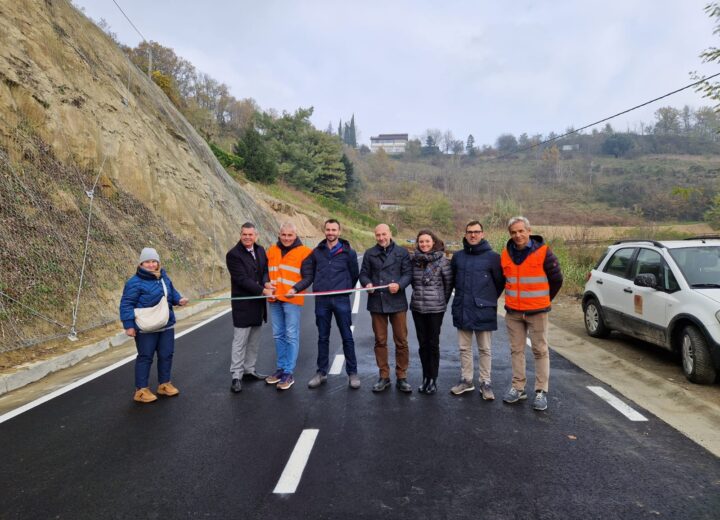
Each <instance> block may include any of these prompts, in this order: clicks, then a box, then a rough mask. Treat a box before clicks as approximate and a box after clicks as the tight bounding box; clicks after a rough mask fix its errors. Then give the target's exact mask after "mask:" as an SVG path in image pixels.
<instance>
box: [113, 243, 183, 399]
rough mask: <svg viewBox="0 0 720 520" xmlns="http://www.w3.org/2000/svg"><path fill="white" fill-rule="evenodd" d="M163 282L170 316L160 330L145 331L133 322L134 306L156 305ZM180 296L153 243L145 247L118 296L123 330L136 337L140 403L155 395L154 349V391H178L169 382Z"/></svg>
mask: <svg viewBox="0 0 720 520" xmlns="http://www.w3.org/2000/svg"><path fill="white" fill-rule="evenodd" d="M163 282H164V283H165V288H166V289H167V302H168V305H169V306H170V309H169V311H170V313H169V314H170V317H169V319H168V322H167V324H166V325H165V326H164V327H163V328H161V329H160V330H155V331H153V332H144V331H142V330H140V329H139V327H138V326H137V324H136V323H135V309H141V308H148V307H153V306H155V305H157V304H158V303H159V302H160V300H161V299H162V297H163V296H164V295H165V289H163ZM187 302H188V299H187V298H183V297H182V296H181V295H180V293H179V292H177V291H176V290H175V287H173V284H172V281H170V278H169V277H168V275H167V273H166V272H165V269H162V268H161V267H160V255H158V253H157V251H156V250H155V249H153V248H152V247H146V248H144V249H143V250H142V252H141V253H140V259H139V260H138V268H137V272H136V273H135V276H133V277H132V278H130V279H129V280H128V281H127V282H126V283H125V289H124V290H123V295H122V298H121V299H120V319H121V320H122V322H123V328H124V329H125V334H127V335H128V336H131V337H134V338H135V346H136V347H137V352H138V355H137V358H136V359H135V396H134V398H133V399H134V400H135V401H137V402H139V403H151V402H153V401H155V400H157V396H156V395H155V394H153V393H152V392H151V391H150V388H149V384H148V380H149V379H150V368H151V367H152V362H153V358H154V357H155V353H156V352H157V358H158V361H157V370H158V388H157V393H158V394H160V395H165V396H168V397H172V396H175V395H178V394H179V393H180V391H179V390H178V389H177V388H175V386H174V385H173V384H172V383H171V382H170V371H171V369H172V358H173V352H174V351H175V329H174V325H175V313H174V312H173V310H172V309H173V305H185V304H186V303H187Z"/></svg>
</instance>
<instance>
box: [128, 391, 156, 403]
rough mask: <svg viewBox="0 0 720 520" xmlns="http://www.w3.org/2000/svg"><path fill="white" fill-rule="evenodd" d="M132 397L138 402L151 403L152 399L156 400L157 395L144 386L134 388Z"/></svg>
mask: <svg viewBox="0 0 720 520" xmlns="http://www.w3.org/2000/svg"><path fill="white" fill-rule="evenodd" d="M133 399H134V400H135V401H137V402H138V403H152V402H153V401H157V396H156V395H155V394H153V393H152V392H151V391H150V389H149V388H147V387H146V388H138V389H137V390H135V396H134V397H133Z"/></svg>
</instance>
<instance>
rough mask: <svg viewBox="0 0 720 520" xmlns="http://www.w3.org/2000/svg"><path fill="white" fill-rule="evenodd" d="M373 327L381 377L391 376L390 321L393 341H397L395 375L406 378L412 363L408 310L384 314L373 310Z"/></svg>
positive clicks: (376, 358)
mask: <svg viewBox="0 0 720 520" xmlns="http://www.w3.org/2000/svg"><path fill="white" fill-rule="evenodd" d="M370 316H371V317H372V329H373V332H374V333H375V361H376V362H377V366H378V368H379V369H380V377H382V378H384V379H388V378H389V377H390V365H389V364H388V344H387V339H388V321H389V322H390V325H391V326H392V332H393V341H394V342H395V377H397V378H398V379H405V378H406V377H407V369H408V364H409V363H410V351H409V349H408V341H407V312H406V311H402V312H393V313H390V314H382V313H379V312H371V313H370Z"/></svg>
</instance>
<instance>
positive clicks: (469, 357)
mask: <svg viewBox="0 0 720 520" xmlns="http://www.w3.org/2000/svg"><path fill="white" fill-rule="evenodd" d="M473 333H475V337H476V338H477V345H478V362H479V364H480V382H481V383H482V382H483V381H485V382H487V383H490V371H491V369H492V353H491V351H490V344H491V341H492V332H491V331H489V330H461V329H458V345H459V346H460V370H461V375H462V378H463V379H464V380H465V381H468V382H470V383H472V380H473V376H474V373H475V367H474V366H473V349H472V340H473Z"/></svg>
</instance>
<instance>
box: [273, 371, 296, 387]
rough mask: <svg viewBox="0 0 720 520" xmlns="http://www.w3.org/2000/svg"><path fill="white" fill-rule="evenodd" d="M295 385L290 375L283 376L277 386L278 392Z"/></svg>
mask: <svg viewBox="0 0 720 520" xmlns="http://www.w3.org/2000/svg"><path fill="white" fill-rule="evenodd" d="M294 384H295V380H294V379H293V376H292V374H283V375H282V377H281V378H280V381H279V382H278V384H277V389H278V390H287V389H289V388H290V387H291V386H292V385H294Z"/></svg>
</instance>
